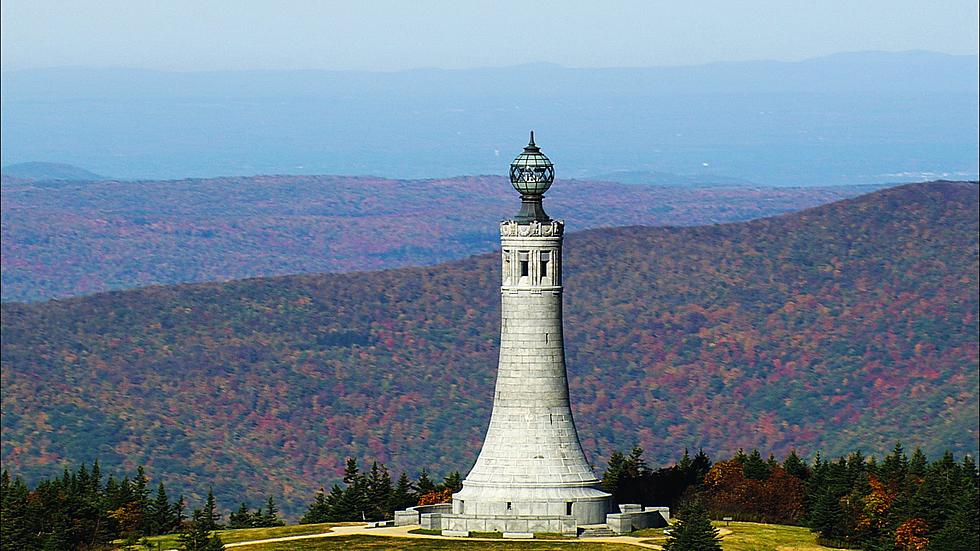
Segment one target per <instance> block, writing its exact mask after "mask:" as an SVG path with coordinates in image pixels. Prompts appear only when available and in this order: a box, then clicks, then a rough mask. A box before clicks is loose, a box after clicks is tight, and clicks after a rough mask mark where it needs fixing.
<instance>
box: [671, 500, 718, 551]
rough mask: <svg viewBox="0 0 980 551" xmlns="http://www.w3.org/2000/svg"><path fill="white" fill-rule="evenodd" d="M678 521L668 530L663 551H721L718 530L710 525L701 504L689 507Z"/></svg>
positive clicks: (679, 516)
mask: <svg viewBox="0 0 980 551" xmlns="http://www.w3.org/2000/svg"><path fill="white" fill-rule="evenodd" d="M678 519H679V521H678V522H677V523H676V524H674V526H673V527H672V528H671V530H670V535H669V536H668V537H667V542H666V543H665V544H664V551H721V539H720V538H719V537H718V529H717V528H715V527H714V526H712V525H711V519H709V518H708V512H707V511H706V510H705V508H704V506H702V505H701V503H699V502H694V503H692V504H691V505H689V506H688V507H687V508H686V509H685V510H684V511H683V512H682V513H681V514H680V515H678Z"/></svg>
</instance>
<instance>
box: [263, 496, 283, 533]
mask: <svg viewBox="0 0 980 551" xmlns="http://www.w3.org/2000/svg"><path fill="white" fill-rule="evenodd" d="M285 524H286V523H285V522H283V521H282V520H280V519H279V508H278V507H276V500H275V499H273V498H272V496H269V499H268V500H266V502H265V512H263V513H262V522H261V526H263V527H271V526H284V525H285Z"/></svg>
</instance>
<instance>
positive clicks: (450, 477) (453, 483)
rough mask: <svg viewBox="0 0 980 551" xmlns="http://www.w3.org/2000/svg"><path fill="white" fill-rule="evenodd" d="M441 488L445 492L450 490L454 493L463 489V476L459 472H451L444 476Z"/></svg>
mask: <svg viewBox="0 0 980 551" xmlns="http://www.w3.org/2000/svg"><path fill="white" fill-rule="evenodd" d="M442 486H443V487H444V488H446V489H447V490H452V492H453V493H456V492H458V491H460V490H462V489H463V476H462V475H461V474H459V471H453V472H451V473H449V474H447V475H446V478H445V479H443V481H442Z"/></svg>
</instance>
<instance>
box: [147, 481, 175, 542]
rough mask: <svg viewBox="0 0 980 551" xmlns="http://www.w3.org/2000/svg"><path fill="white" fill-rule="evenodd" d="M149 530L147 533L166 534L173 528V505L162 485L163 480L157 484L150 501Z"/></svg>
mask: <svg viewBox="0 0 980 551" xmlns="http://www.w3.org/2000/svg"><path fill="white" fill-rule="evenodd" d="M149 518H150V531H149V532H148V535H157V534H166V533H169V532H170V531H171V530H173V528H174V524H176V521H175V520H174V511H173V507H171V505H170V499H169V498H168V497H167V490H166V489H165V488H164V487H163V482H161V483H159V484H158V485H157V495H156V497H155V498H154V499H153V501H151V502H150V507H149Z"/></svg>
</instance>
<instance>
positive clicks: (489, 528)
mask: <svg viewBox="0 0 980 551" xmlns="http://www.w3.org/2000/svg"><path fill="white" fill-rule="evenodd" d="M441 520H442V529H443V530H446V531H449V532H453V533H459V532H502V533H505V532H506V533H554V534H565V535H570V536H574V535H576V534H577V533H578V523H577V522H576V521H575V517H573V516H566V515H560V516H553V515H442V519H441Z"/></svg>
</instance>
